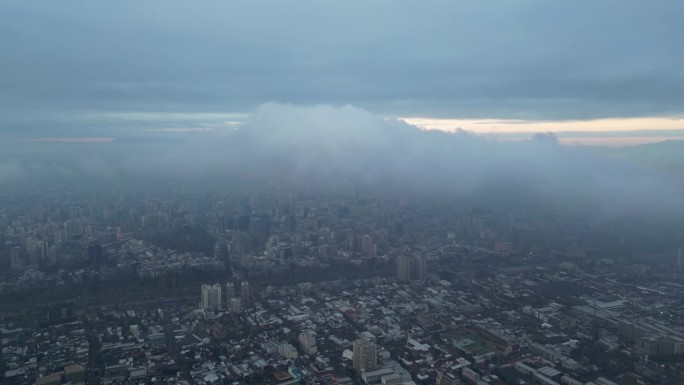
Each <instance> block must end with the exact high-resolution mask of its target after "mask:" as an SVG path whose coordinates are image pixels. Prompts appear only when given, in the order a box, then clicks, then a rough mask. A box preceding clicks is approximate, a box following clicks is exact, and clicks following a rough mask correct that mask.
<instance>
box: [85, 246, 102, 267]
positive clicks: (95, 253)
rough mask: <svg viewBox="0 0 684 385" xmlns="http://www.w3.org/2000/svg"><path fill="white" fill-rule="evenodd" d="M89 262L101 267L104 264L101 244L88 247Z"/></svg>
mask: <svg viewBox="0 0 684 385" xmlns="http://www.w3.org/2000/svg"><path fill="white" fill-rule="evenodd" d="M88 262H90V264H91V265H94V266H99V265H100V263H101V262H102V245H101V244H100V243H99V242H93V243H91V244H90V245H88Z"/></svg>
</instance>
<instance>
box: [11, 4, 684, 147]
mask: <svg viewBox="0 0 684 385" xmlns="http://www.w3.org/2000/svg"><path fill="white" fill-rule="evenodd" d="M683 14H684V4H683V3H682V2H681V1H678V0H671V1H659V0H655V1H647V2H646V1H596V0H592V1H531V0H526V1H481V0H475V1H454V0H449V1H401V0H373V1H368V0H363V1H356V0H345V1H339V2H336V1H319V0H309V1H255V0H249V1H202V2H188V1H172V0H164V1H112V2H104V1H42V2H38V1H26V0H20V1H11V0H3V1H2V2H0V52H2V54H1V55H2V60H0V114H1V115H0V130H2V133H3V134H10V135H15V136H41V135H43V136H69V135H72V136H84V135H85V136H102V135H105V136H107V135H114V136H116V135H119V134H120V132H121V131H117V130H137V129H142V128H146V129H147V128H173V127H176V128H179V127H180V128H188V127H192V126H198V127H200V128H202V127H206V126H210V125H212V124H213V125H215V124H216V123H217V122H221V124H224V123H225V122H230V121H232V120H234V119H231V116H233V115H229V114H236V115H234V116H236V117H237V120H239V119H240V117H241V116H244V115H241V114H248V113H250V112H251V111H253V110H255V109H256V108H257V107H258V106H259V105H261V104H263V103H267V102H280V103H291V104H295V105H319V104H332V105H346V104H352V105H354V106H357V107H360V108H364V109H366V110H368V111H371V112H373V113H377V114H381V115H391V116H400V117H428V118H454V119H472V118H476V119H481V118H487V119H518V120H520V119H522V120H531V119H532V120H551V121H556V120H567V119H573V120H574V119H579V120H586V119H610V118H618V117H619V118H624V117H668V118H677V117H681V116H684V73H683V72H682V68H683V64H684V50H682V49H681V45H682V42H683V41H684V23H682V22H681V16H682V15H683ZM134 113H135V114H134ZM182 114H186V115H182ZM217 114H219V115H217ZM179 116H180V117H181V119H177V118H178V117H179ZM183 116H185V117H184V118H183ZM208 116H210V117H212V119H205V118H207V117H208ZM132 117H133V119H131V118H132ZM141 117H144V118H141ZM214 118H216V119H214ZM209 121H211V124H209V123H208V122H209ZM143 122H144V123H143ZM643 128H645V129H648V128H661V127H643ZM675 128H676V127H675ZM681 128H684V125H682V127H681Z"/></svg>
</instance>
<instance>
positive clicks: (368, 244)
mask: <svg viewBox="0 0 684 385" xmlns="http://www.w3.org/2000/svg"><path fill="white" fill-rule="evenodd" d="M361 252H362V253H363V254H364V255H365V256H366V257H375V243H374V242H373V237H371V236H370V235H368V234H366V235H364V236H363V238H361Z"/></svg>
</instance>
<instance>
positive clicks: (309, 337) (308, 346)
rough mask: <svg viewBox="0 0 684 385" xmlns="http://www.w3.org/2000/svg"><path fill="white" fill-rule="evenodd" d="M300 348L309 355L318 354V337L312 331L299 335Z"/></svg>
mask: <svg viewBox="0 0 684 385" xmlns="http://www.w3.org/2000/svg"><path fill="white" fill-rule="evenodd" d="M299 347H300V348H301V349H302V351H303V352H304V353H306V354H308V355H312V354H316V353H317V352H318V347H317V346H316V335H315V334H313V333H312V332H310V331H305V332H302V333H299Z"/></svg>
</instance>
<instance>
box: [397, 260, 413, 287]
mask: <svg viewBox="0 0 684 385" xmlns="http://www.w3.org/2000/svg"><path fill="white" fill-rule="evenodd" d="M397 279H398V280H399V282H409V281H411V257H409V256H408V255H398V256H397Z"/></svg>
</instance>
